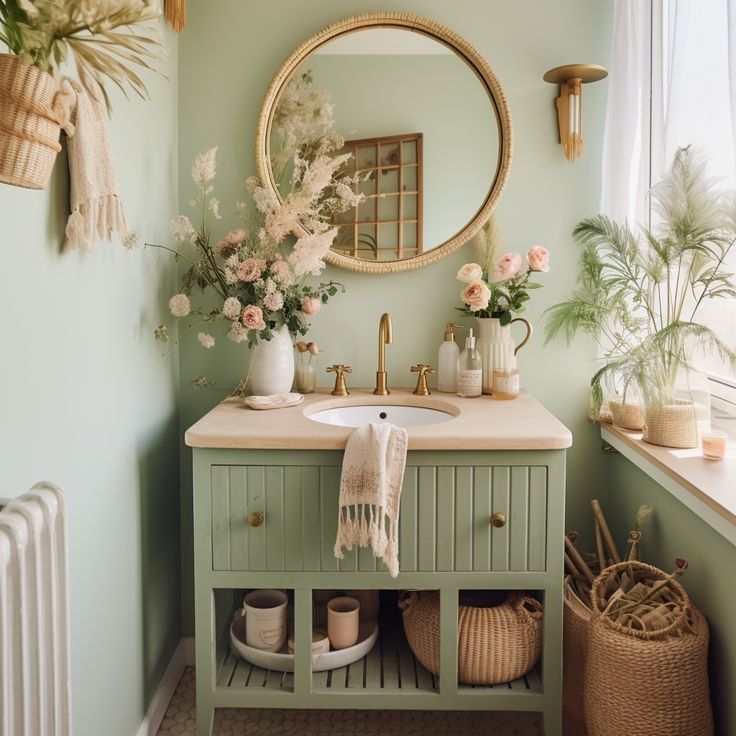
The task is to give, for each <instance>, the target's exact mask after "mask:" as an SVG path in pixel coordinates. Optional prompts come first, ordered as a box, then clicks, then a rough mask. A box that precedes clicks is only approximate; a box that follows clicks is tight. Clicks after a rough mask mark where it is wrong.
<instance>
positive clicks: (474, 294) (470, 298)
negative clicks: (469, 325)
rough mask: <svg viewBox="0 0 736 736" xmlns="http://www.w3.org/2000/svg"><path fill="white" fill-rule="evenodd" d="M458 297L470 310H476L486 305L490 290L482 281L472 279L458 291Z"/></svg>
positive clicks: (489, 297)
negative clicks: (470, 282) (471, 281)
mask: <svg viewBox="0 0 736 736" xmlns="http://www.w3.org/2000/svg"><path fill="white" fill-rule="evenodd" d="M460 298H461V299H462V300H463V301H464V302H465V303H466V304H467V305H468V307H470V311H471V312H477V311H479V310H481V309H485V308H486V307H487V306H488V302H489V301H490V299H491V290H490V289H489V288H488V287H487V286H486V285H485V283H484V282H483V281H473V283H472V284H468V285H467V286H466V287H465V288H464V289H463V290H462V291H461V292H460Z"/></svg>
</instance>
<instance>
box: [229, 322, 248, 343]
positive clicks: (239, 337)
mask: <svg viewBox="0 0 736 736" xmlns="http://www.w3.org/2000/svg"><path fill="white" fill-rule="evenodd" d="M227 337H228V339H229V340H232V341H233V342H238V343H239V342H243V341H244V340H247V339H248V330H246V329H245V327H243V325H242V324H240V322H233V323H232V324H231V325H230V329H229V330H228V333H227Z"/></svg>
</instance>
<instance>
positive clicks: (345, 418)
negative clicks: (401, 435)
mask: <svg viewBox="0 0 736 736" xmlns="http://www.w3.org/2000/svg"><path fill="white" fill-rule="evenodd" d="M307 416H308V418H309V419H311V420H312V421H313V422H321V423H322V424H332V425H334V426H336V427H360V426H362V425H363V424H368V423H369V422H374V423H376V424H381V423H383V422H390V423H391V424H394V425H396V426H397V427H421V426H422V425H426V424H437V423H438V422H448V421H449V420H450V419H454V418H455V414H453V413H451V412H449V411H443V410H442V409H431V408H429V407H426V406H404V405H397V404H365V405H361V406H340V407H335V408H333V409H323V410H322V411H317V412H315V413H314V414H309V415H307Z"/></svg>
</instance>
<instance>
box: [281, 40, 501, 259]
mask: <svg viewBox="0 0 736 736" xmlns="http://www.w3.org/2000/svg"><path fill="white" fill-rule="evenodd" d="M270 130H271V132H270V138H269V142H268V143H269V153H270V163H271V175H272V177H273V180H274V183H275V185H276V186H277V188H278V191H279V192H280V193H281V195H282V196H286V195H287V194H288V193H289V191H290V189H291V187H292V186H293V183H292V180H293V174H294V160H295V159H294V155H295V154H297V157H298V158H299V157H301V158H307V159H312V158H314V157H316V156H319V155H323V154H329V155H332V156H334V155H335V154H349V157H347V158H346V160H345V162H344V163H343V165H342V167H341V173H342V179H341V181H342V183H343V185H344V186H346V187H349V188H350V190H351V191H352V193H353V194H357V195H358V197H357V199H359V200H360V201H357V202H355V203H354V204H353V205H352V206H349V207H347V208H346V209H345V210H344V211H342V212H339V213H338V212H336V213H335V215H334V221H333V222H334V224H335V225H336V226H337V227H338V235H337V238H336V239H335V243H334V245H333V250H336V251H337V252H339V253H341V254H343V255H346V256H351V257H354V258H358V259H361V260H368V261H392V260H394V261H395V260H403V259H407V258H412V257H415V256H419V255H421V254H423V253H426V252H428V251H430V250H432V249H434V248H436V247H438V246H440V245H442V244H443V243H445V242H446V241H448V240H450V239H451V238H453V237H454V236H455V235H456V234H457V233H458V232H460V231H461V230H462V229H463V228H464V227H465V226H466V225H467V224H468V223H469V222H470V221H471V220H472V219H473V217H474V216H475V215H476V213H477V212H478V211H479V210H480V209H481V208H482V207H483V205H484V203H485V201H486V198H487V196H488V193H489V190H490V189H491V187H492V185H493V183H494V180H495V177H496V174H497V171H498V167H499V155H500V148H501V135H500V130H499V123H498V114H497V111H496V108H495V105H494V103H493V100H492V99H491V97H490V95H489V93H488V91H487V89H486V87H485V85H484V84H483V82H482V81H481V80H480V79H479V77H478V76H477V74H476V73H475V71H474V70H473V69H472V68H471V67H470V66H469V65H468V63H467V62H466V61H465V60H464V59H463V58H462V57H461V56H459V55H458V54H456V53H455V51H454V50H453V49H452V48H451V47H449V46H447V45H445V44H444V43H441V42H440V41H438V40H436V39H434V38H431V37H429V36H426V35H424V34H422V33H419V32H415V31H413V30H409V29H393V28H382V27H376V28H365V29H360V30H357V31H354V32H351V33H348V34H345V35H341V36H338V37H336V38H334V39H332V40H330V41H328V42H327V43H325V44H323V45H322V46H320V47H319V48H317V50H316V51H314V52H313V53H311V54H310V55H309V56H308V57H307V58H305V59H304V61H303V62H302V63H301V64H300V65H299V67H298V68H296V70H295V71H294V73H293V74H292V75H291V77H290V78H289V81H288V82H287V83H286V84H285V85H284V86H283V88H282V90H281V92H280V94H279V96H278V98H277V101H276V105H275V107H274V110H273V114H272V118H271V129H270ZM298 158H297V160H298ZM338 194H339V192H338Z"/></svg>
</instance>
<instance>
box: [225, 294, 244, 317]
mask: <svg viewBox="0 0 736 736" xmlns="http://www.w3.org/2000/svg"><path fill="white" fill-rule="evenodd" d="M242 309H243V307H242V305H241V304H240V300H239V299H238V298H237V297H234V296H231V297H228V298H227V299H225V303H224V304H223V305H222V314H223V316H224V317H225V318H226V319H240V312H241V311H242Z"/></svg>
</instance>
